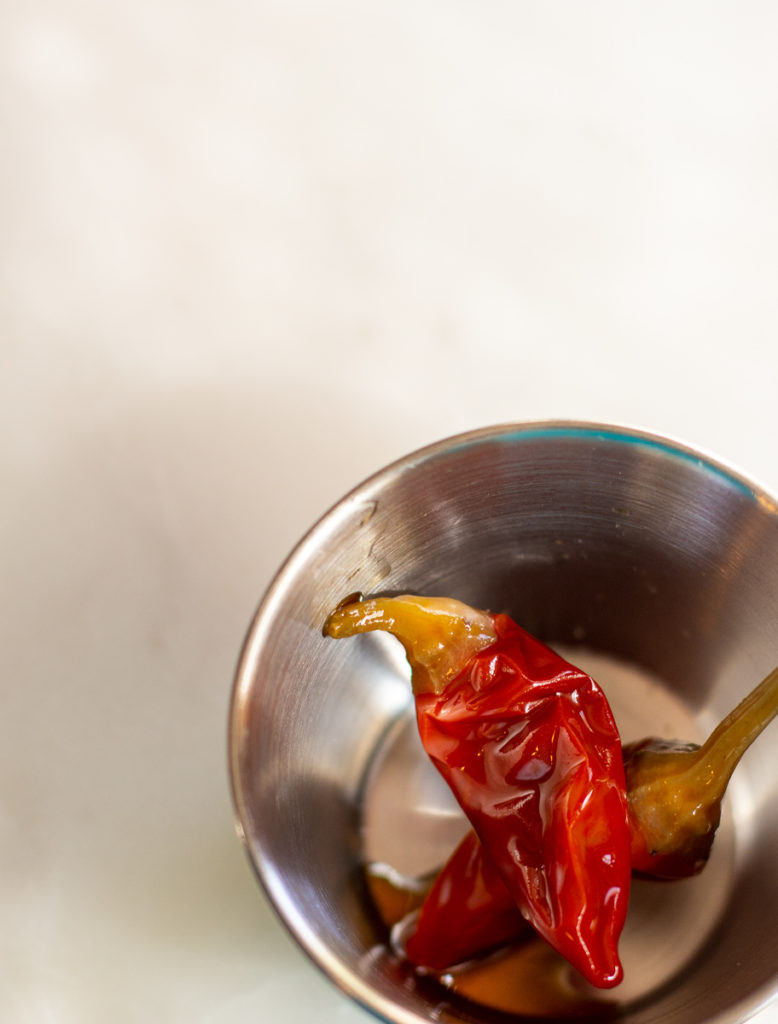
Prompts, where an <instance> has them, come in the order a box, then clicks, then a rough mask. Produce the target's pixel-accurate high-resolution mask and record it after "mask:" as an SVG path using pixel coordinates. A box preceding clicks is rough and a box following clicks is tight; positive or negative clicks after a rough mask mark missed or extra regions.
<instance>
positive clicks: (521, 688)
mask: <svg viewBox="0 0 778 1024" xmlns="http://www.w3.org/2000/svg"><path fill="white" fill-rule="evenodd" d="M494 625H495V629H496V632H497V640H496V642H495V643H494V644H492V645H491V646H489V647H487V648H486V649H485V650H483V651H481V652H480V653H478V654H476V655H475V656H474V657H472V658H471V659H470V660H469V662H468V664H467V665H466V666H465V668H464V670H463V671H462V672H460V673H459V675H458V676H457V677H456V678H455V679H454V680H453V681H452V682H451V683H450V684H449V685H448V686H447V687H446V688H445V689H444V690H443V692H442V693H441V694H440V695H435V694H434V693H429V692H419V693H417V694H416V715H417V722H418V727H419V733H420V736H421V740H422V743H423V745H424V748H425V750H426V752H427V754H428V755H429V756H430V758H431V759H432V761H433V762H434V763H435V765H436V766H437V768H438V770H439V771H440V772H441V774H442V775H443V777H444V778H445V780H446V782H447V783H448V785H449V787H450V788H451V790H452V792H453V793H454V795H455V796H456V798H457V800H458V802H459V804H460V806H461V807H462V809H463V811H464V812H465V814H466V815H467V817H468V819H469V820H470V823H471V825H472V826H473V828H474V830H475V832H476V834H477V835H478V838H479V840H480V842H481V843H482V844H483V847H484V850H485V852H486V854H487V857H488V859H489V861H490V862H491V863H492V864H493V865H494V867H495V868H496V870H497V871H498V872H499V874H500V877H501V878H502V881H503V883H504V884H505V886H506V888H507V889H508V891H509V892H510V895H511V897H512V898H513V901H514V903H515V904H516V906H517V907H518V908H519V910H520V911H521V913H522V914H523V915H524V917H526V918H527V920H528V921H530V923H531V924H532V925H533V927H534V928H535V929H536V931H537V932H539V934H540V935H542V936H543V937H544V938H545V939H546V940H547V941H548V942H549V943H550V944H551V945H552V946H553V947H554V948H555V949H556V950H557V951H558V952H559V953H561V954H562V956H564V957H565V958H566V959H567V960H569V961H570V962H571V963H572V964H573V965H574V966H575V967H576V968H577V969H578V970H579V971H580V972H581V974H582V975H583V976H584V977H585V978H586V979H587V980H588V981H589V982H591V983H592V984H594V985H596V986H598V987H601V988H607V987H611V986H613V985H616V984H618V982H619V981H620V980H621V978H622V976H623V970H622V966H621V962H620V960H619V957H618V939H619V935H620V933H621V930H622V928H623V925H624V920H625V917H626V912H627V903H628V899H629V887H630V871H631V869H630V832H629V820H628V808H627V797H626V787H625V781H624V768H623V763H622V754H621V743H620V739H619V734H618V730H617V728H616V724H615V722H614V720H613V715H612V713H611V710H610V707H609V705H608V703H607V700H606V699H605V697H604V695H603V693H602V691H601V690H600V689H599V687H598V686H597V684H596V683H595V682H594V681H593V680H592V679H591V678H590V677H589V676H587V675H586V674H585V673H584V672H582V671H581V670H580V669H577V668H575V667H574V666H572V665H570V664H569V663H568V662H566V661H565V660H564V659H563V658H560V657H559V655H557V654H556V653H555V652H554V651H552V650H551V649H550V648H548V647H546V645H545V644H543V643H541V642H540V641H538V640H536V639H535V638H534V637H532V636H531V635H530V634H529V633H527V632H525V631H524V630H523V629H521V627H519V626H518V625H517V624H516V623H514V622H513V621H512V620H511V619H509V618H508V617H507V616H504V615H496V616H494Z"/></svg>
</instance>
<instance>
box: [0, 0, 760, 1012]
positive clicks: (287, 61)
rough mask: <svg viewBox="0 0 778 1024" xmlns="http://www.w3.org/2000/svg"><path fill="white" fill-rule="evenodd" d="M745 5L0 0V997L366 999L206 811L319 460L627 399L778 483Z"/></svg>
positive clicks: (184, 1004)
mask: <svg viewBox="0 0 778 1024" xmlns="http://www.w3.org/2000/svg"><path fill="white" fill-rule="evenodd" d="M777 32H778V9H776V8H775V6H774V5H773V4H770V3H748V2H746V3H737V4H735V3H731V4H729V3H714V4H710V3H705V4H703V3H686V4H675V3H672V4H671V3H664V2H659V3H656V2H653V3H650V4H649V3H645V4H643V3H630V4H624V3H616V2H613V3H602V2H596V0H595V2H590V3H587V4H572V3H568V4H564V3H556V2H550V3H543V4H540V3H529V4H527V3H508V2H487V3H475V2H471V0H454V2H452V3H443V2H441V0H415V2H413V3H411V2H409V0H396V2H393V3H371V2H367V3H364V2H363V3H359V2H356V0H334V2H330V3H326V4H325V3H315V2H313V0H286V2H283V3H281V2H279V3H273V2H270V0H253V2H251V3H249V2H239V0H220V2H219V3H216V2H215V0H193V2H186V3H185V2H183V0H134V2H133V3H131V4H130V3H113V4H110V3H109V4H105V3H102V2H98V0H63V2H60V3H56V2H55V0H20V2H18V3H6V4H4V5H3V8H2V10H1V11H0V86H1V88H0V127H1V129H2V131H1V134H0V137H1V138H2V140H3V145H2V156H1V157H0V224H1V225H2V231H1V233H0V330H1V332H2V333H1V334H0V425H1V427H2V429H1V430H0V472H1V473H2V512H1V513H0V516H1V517H2V518H1V519H0V524H1V525H0V559H1V560H2V561H1V563H0V602H1V607H0V632H1V634H2V642H1V643H0V659H1V662H0V663H1V664H2V687H3V689H2V692H3V700H2V716H0V769H1V770H0V780H1V781H0V787H1V788H0V906H2V928H0V1019H2V1020H3V1021H4V1022H10V1024H47V1022H57V1024H59V1022H62V1024H70V1022H79V1024H82V1022H92V1021H94V1022H98V1021H99V1022H104V1021H112V1022H116V1024H135V1022H144V1024H145V1022H148V1021H152V1020H153V1021H157V1022H178V1021H182V1022H187V1024H205V1022H208V1024H216V1022H219V1024H239V1022H240V1024H243V1022H249V1021H251V1022H258V1021H262V1022H268V1024H310V1022H311V1021H314V1020H315V1021H322V1022H325V1021H326V1022H327V1024H336V1022H337V1024H362V1022H365V1021H367V1019H368V1018H367V1017H366V1015H365V1014H364V1013H363V1012H362V1011H360V1010H357V1009H356V1008H354V1007H352V1006H351V1005H350V1004H348V1003H347V1002H346V1000H345V999H343V998H342V997H341V996H340V994H339V993H337V992H336V991H335V990H334V989H332V988H331V987H330V985H329V983H328V982H326V981H325V980H324V979H323V978H321V977H320V976H319V974H318V973H317V972H316V971H315V970H314V969H313V968H312V967H311V966H310V965H309V964H308V962H307V961H306V960H304V958H303V956H302V954H300V953H299V952H298V951H297V950H296V949H295V948H293V947H292V944H291V941H290V940H289V939H288V938H287V937H286V934H285V933H284V932H283V931H282V929H281V927H280V926H279V925H278V924H277V923H276V920H275V918H274V916H273V915H272V913H271V911H270V910H269V909H268V907H267V906H266V904H265V902H264V898H263V896H262V895H261V894H260V892H259V891H258V889H257V886H256V885H255V883H254V879H253V876H252V874H251V872H250V870H249V867H248V864H247V862H246V861H245V859H244V857H243V854H242V851H241V850H240V848H239V846H238V843H237V840H236V838H235V836H234V833H233V827H232V813H231V807H230V801H229V795H228V784H227V777H226V760H225V740H226V715H227V702H228V698H229V689H230V684H231V677H232V672H233V668H234V664H235V659H236V657H237V653H238V649H239V646H240V643H241V640H242V637H243V633H244V631H245V628H246V626H247V624H248V621H249V618H250V617H251V615H252V613H253V611H254V608H255V606H256V604H257V602H258V600H259V598H260V596H261V594H262V592H263V590H264V588H265V586H266V585H267V583H268V582H269V580H270V577H271V575H272V573H273V572H274V571H275V569H276V568H277V567H278V566H279V564H280V563H281V561H282V560H283V558H284V557H285V556H286V554H287V552H288V550H289V549H290V547H291V546H292V545H293V544H294V543H295V542H296V541H297V539H298V538H299V537H300V536H301V534H302V533H303V532H304V531H305V530H306V529H307V528H308V526H309V525H311V523H312V522H313V521H314V520H315V519H316V518H317V517H318V516H319V515H320V513H322V512H323V511H324V510H325V509H326V508H327V507H328V506H329V505H330V504H331V503H332V502H334V501H335V500H336V499H337V498H339V497H340V496H341V494H342V493H344V492H345V491H346V490H347V489H349V488H350V487H351V486H353V485H355V484H356V483H358V482H359V481H360V480H361V479H362V478H363V477H364V476H366V475H368V474H369V473H371V472H372V471H373V470H375V469H378V468H380V467H381V466H382V465H383V464H385V463H386V462H387V461H388V460H390V459H392V458H394V457H396V456H400V455H402V454H405V453H406V452H407V451H409V450H411V449H413V448H415V447H418V446H420V445H423V444H426V443H428V442H431V441H434V440H438V439H439V438H441V437H444V436H446V435H448V434H451V433H454V432H457V431H460V430H464V429H468V428H471V427H477V426H482V425H486V424H489V423H493V422H499V421H504V420H521V419H536V418H545V417H565V418H568V417H573V418H589V419H597V420H611V421H616V422H621V423H627V424H631V425H635V426H639V427H644V428H647V429H650V430H656V431H659V432H661V433H666V434H670V435H672V436H675V437H680V438H681V439H683V440H686V441H688V442H690V443H692V444H695V445H697V446H702V447H703V448H706V449H708V450H710V451H712V452H714V453H715V454H717V455H718V456H720V457H722V458H723V459H725V460H726V461H729V462H733V463H735V464H736V465H737V466H738V467H740V468H741V469H742V470H744V471H745V472H746V473H748V474H749V475H751V476H753V477H755V478H756V479H757V480H760V481H761V482H762V483H764V484H765V485H767V486H768V487H769V488H770V489H771V490H773V491H778V447H776V445H775V441H774V437H775V432H774V409H775V380H776V371H777V370H778V356H776V345H775V335H776V328H777V327H778V290H777V289H776V272H777V271H778V187H777V186H778V118H777V114H778V110H777V108H778V63H776V60H775V52H776V33H777ZM769 1019H770V1021H773V1022H774V1021H776V1020H778V1013H776V1012H773V1015H772V1017H770V1018H769ZM760 1020H764V1021H767V1020H768V1017H767V1016H763V1017H762V1018H760Z"/></svg>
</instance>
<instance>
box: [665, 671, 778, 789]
mask: <svg viewBox="0 0 778 1024" xmlns="http://www.w3.org/2000/svg"><path fill="white" fill-rule="evenodd" d="M776 715H778V668H774V669H773V671H772V672H770V674H769V675H767V676H766V677H765V678H764V679H763V680H762V682H761V683H760V684H759V685H758V686H757V687H755V689H753V690H752V691H751V692H750V693H749V694H748V696H747V697H744V698H743V700H742V701H741V702H740V703H739V704H738V705H737V707H736V708H734V709H733V710H732V711H730V713H729V714H728V715H727V716H726V717H725V718H724V719H722V721H721V722H720V723H719V724H718V725H717V726H716V728H715V729H714V730H713V732H712V733H711V734H710V736H709V737H708V739H707V740H706V741H705V742H704V743H703V745H702V746H701V747H700V748H699V749H698V750H696V751H694V753H693V754H691V755H690V757H689V760H690V762H691V764H690V766H689V768H688V769H687V773H685V774H687V778H688V781H689V783H690V784H691V785H695V784H696V786H697V787H699V789H700V790H702V789H704V790H705V791H706V799H712V800H718V799H721V797H722V796H723V795H724V791H725V790H726V788H727V785H728V783H729V780H730V778H731V777H732V773H733V772H734V770H735V768H736V767H737V765H738V762H739V761H740V759H741V757H742V756H743V754H745V752H746V750H748V748H749V747H750V746H751V744H752V743H753V742H754V740H755V739H756V738H757V736H759V734H760V733H761V732H762V731H763V730H764V729H765V728H766V727H767V726H768V725H769V724H770V722H772V720H773V719H774V718H775V716H776Z"/></svg>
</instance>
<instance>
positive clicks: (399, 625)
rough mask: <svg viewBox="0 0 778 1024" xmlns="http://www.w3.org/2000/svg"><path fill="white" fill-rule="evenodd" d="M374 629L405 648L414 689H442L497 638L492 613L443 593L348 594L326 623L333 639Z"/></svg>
mask: <svg viewBox="0 0 778 1024" xmlns="http://www.w3.org/2000/svg"><path fill="white" fill-rule="evenodd" d="M374 630H381V631H383V632H387V633H391V634H392V636H394V637H396V638H397V639H398V640H399V641H400V643H401V644H402V645H403V647H404V648H405V653H406V655H407V657H408V662H409V664H410V666H411V683H412V686H413V689H414V692H415V693H423V692H429V691H432V692H433V693H436V694H439V693H441V692H442V691H443V690H444V689H445V687H446V685H447V684H448V683H449V682H450V681H451V680H452V679H453V678H454V677H455V676H457V675H458V674H459V672H460V671H461V670H462V668H463V667H464V666H465V665H466V664H467V662H468V661H469V660H470V658H472V657H473V655H475V654H477V653H478V652H479V651H482V650H483V649H484V648H485V647H489V646H490V645H491V644H493V643H494V642H495V640H496V639H497V633H496V631H495V628H494V623H493V621H492V617H491V615H489V613H488V612H482V611H478V610H476V609H474V608H470V607H469V606H468V605H465V604H462V602H460V601H455V600H453V599H452V598H447V597H415V596H411V595H407V594H404V595H402V596H400V597H374V598H370V599H369V600H365V601H362V600H356V601H355V600H352V599H350V598H347V599H346V601H345V602H343V603H342V604H340V605H339V606H338V607H337V608H336V609H335V611H334V612H332V613H331V614H330V615H329V616H328V617H327V620H326V622H325V623H324V633H325V635H326V636H331V637H335V638H338V637H346V636H355V635H356V634H357V633H370V632H373V631H374Z"/></svg>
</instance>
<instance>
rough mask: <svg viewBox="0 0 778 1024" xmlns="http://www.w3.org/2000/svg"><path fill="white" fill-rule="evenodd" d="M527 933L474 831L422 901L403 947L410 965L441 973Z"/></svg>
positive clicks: (465, 839) (524, 921)
mask: <svg viewBox="0 0 778 1024" xmlns="http://www.w3.org/2000/svg"><path fill="white" fill-rule="evenodd" d="M526 933H529V934H531V929H530V926H529V924H528V923H527V921H526V920H525V919H524V918H523V917H522V915H521V913H520V911H519V908H518V907H517V906H516V904H515V903H514V901H513V897H512V896H511V894H510V893H509V892H508V890H507V889H506V887H505V884H504V883H503V880H502V878H501V877H500V874H499V872H498V871H497V869H496V868H495V867H494V866H493V865H492V863H491V861H490V860H489V859H488V857H485V856H484V853H483V847H482V846H481V843H480V841H479V839H478V836H477V835H476V834H475V832H473V831H472V830H471V831H470V832H468V833H467V835H466V836H465V837H464V839H463V840H462V841H461V842H460V843H459V845H458V846H457V848H456V849H455V850H454V852H453V853H452V855H451V857H449V859H448V861H446V863H445V865H444V866H443V868H442V870H441V872H440V874H439V875H438V876H437V878H436V879H435V881H434V883H433V885H432V887H431V888H430V890H429V892H428V893H427V895H426V896H425V898H424V902H423V904H422V906H421V909H420V911H419V915H418V918H417V921H416V924H415V926H414V928H413V930H412V931H411V933H410V935H409V936H408V938H407V939H406V942H405V953H406V955H407V957H408V959H409V960H410V961H411V963H414V964H416V966H418V967H428V968H431V969H432V970H436V971H442V970H445V969H446V968H448V967H452V966H454V964H459V963H462V962H463V961H465V960H469V959H471V958H472V957H474V956H478V955H480V954H482V953H486V952H488V951H489V950H491V949H494V948H495V947H497V946H501V945H503V944H504V943H506V942H512V941H514V940H515V939H517V938H518V937H519V936H520V935H522V934H526Z"/></svg>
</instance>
